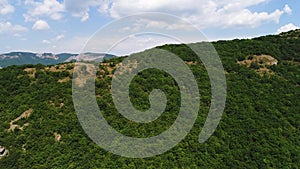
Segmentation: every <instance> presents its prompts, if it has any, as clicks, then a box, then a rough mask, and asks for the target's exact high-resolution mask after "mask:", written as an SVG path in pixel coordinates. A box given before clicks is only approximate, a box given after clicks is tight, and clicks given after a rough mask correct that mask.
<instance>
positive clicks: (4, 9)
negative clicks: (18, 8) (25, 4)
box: [0, 0, 15, 15]
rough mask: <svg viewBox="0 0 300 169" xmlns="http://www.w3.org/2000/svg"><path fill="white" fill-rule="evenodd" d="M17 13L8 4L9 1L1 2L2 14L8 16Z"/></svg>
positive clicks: (2, 0)
mask: <svg viewBox="0 0 300 169" xmlns="http://www.w3.org/2000/svg"><path fill="white" fill-rule="evenodd" d="M14 11H15V7H14V6H12V5H11V4H9V3H8V1H7V0H0V14H1V15H6V14H9V13H13V12H14Z"/></svg>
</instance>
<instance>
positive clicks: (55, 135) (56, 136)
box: [54, 132, 61, 142]
mask: <svg viewBox="0 0 300 169" xmlns="http://www.w3.org/2000/svg"><path fill="white" fill-rule="evenodd" d="M54 139H55V141H56V142H60V140H61V135H60V134H58V133H56V132H55V133H54Z"/></svg>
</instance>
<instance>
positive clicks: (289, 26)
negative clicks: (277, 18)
mask: <svg viewBox="0 0 300 169" xmlns="http://www.w3.org/2000/svg"><path fill="white" fill-rule="evenodd" d="M295 29H300V27H298V26H295V25H294V24H292V23H289V24H286V25H284V26H282V27H280V28H279V29H278V30H277V33H282V32H288V31H291V30H295Z"/></svg>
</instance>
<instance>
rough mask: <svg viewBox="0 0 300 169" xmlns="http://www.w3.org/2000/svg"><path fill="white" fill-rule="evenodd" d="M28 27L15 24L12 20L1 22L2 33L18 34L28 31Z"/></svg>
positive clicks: (0, 32) (0, 31) (0, 30)
mask: <svg viewBox="0 0 300 169" xmlns="http://www.w3.org/2000/svg"><path fill="white" fill-rule="evenodd" d="M27 31H28V29H27V28H26V27H24V26H21V25H13V24H12V23H10V22H0V34H12V35H14V34H18V33H22V32H27Z"/></svg>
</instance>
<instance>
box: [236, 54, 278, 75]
mask: <svg viewBox="0 0 300 169" xmlns="http://www.w3.org/2000/svg"><path fill="white" fill-rule="evenodd" d="M238 64H239V65H245V66H247V67H249V68H254V69H256V70H255V71H256V72H257V73H258V74H260V75H261V76H262V75H265V74H267V75H270V74H274V72H273V71H272V70H270V69H269V68H268V66H272V65H277V64H278V60H277V59H275V58H273V57H272V56H270V55H254V56H252V57H250V56H249V57H248V59H246V60H243V61H238Z"/></svg>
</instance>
